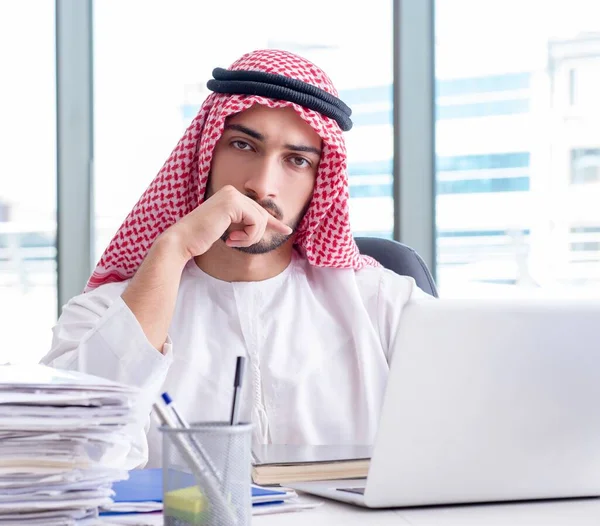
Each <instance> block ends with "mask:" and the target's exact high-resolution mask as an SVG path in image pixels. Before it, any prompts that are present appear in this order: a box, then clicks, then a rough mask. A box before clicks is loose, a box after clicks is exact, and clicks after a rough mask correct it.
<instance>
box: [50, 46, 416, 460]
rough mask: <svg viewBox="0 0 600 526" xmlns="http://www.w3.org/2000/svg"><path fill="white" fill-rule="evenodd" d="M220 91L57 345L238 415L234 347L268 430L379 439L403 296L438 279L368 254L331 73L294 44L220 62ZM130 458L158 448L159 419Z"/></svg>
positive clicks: (140, 435) (321, 440) (85, 363)
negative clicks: (353, 222)
mask: <svg viewBox="0 0 600 526" xmlns="http://www.w3.org/2000/svg"><path fill="white" fill-rule="evenodd" d="M213 74H214V77H215V78H214V79H213V80H211V81H209V84H208V86H209V88H210V89H212V90H213V91H214V92H215V93H212V94H211V95H210V96H209V97H208V98H207V100H206V101H205V103H204V104H203V106H202V108H201V109H200V112H199V114H198V116H197V117H196V118H195V119H194V121H193V122H192V124H191V125H190V127H189V128H188V130H187V131H186V133H185V135H184V137H183V138H182V139H181V141H180V142H179V144H178V145H177V147H176V148H175V150H174V151H173V153H172V154H171V157H170V158H169V160H168V161H167V162H166V163H165V165H164V166H163V168H162V169H161V171H160V173H159V174H158V176H157V177H156V179H155V180H154V181H153V182H152V183H151V185H150V187H149V188H148V189H147V190H146V192H145V193H144V195H143V196H142V197H141V199H140V201H139V202H138V203H137V204H136V206H135V208H134V209H133V211H132V212H131V213H130V215H129V216H128V217H127V219H126V220H125V222H124V224H123V225H122V226H121V228H120V229H119V231H118V232H117V234H116V236H115V238H114V239H113V240H112V242H111V243H110V245H109V246H108V248H107V250H106V252H105V253H104V255H103V256H102V259H101V260H100V263H99V265H98V267H97V268H96V271H95V272H94V274H93V276H92V277H91V278H90V281H89V283H88V287H87V291H86V293H85V294H82V295H80V296H77V297H75V298H73V299H72V300H71V301H70V302H69V303H68V304H67V305H66V306H65V308H64V310H63V313H62V315H61V317H60V319H59V321H58V324H57V326H56V327H55V329H54V340H53V345H52V350H51V351H50V353H49V354H48V355H47V356H46V357H45V358H44V362H45V363H47V364H50V365H53V366H55V367H61V368H72V369H78V370H81V371H85V372H89V373H93V374H97V375H100V376H104V377H107V378H111V379H114V380H118V381H121V382H125V383H128V384H133V385H136V386H139V387H141V389H142V391H143V393H144V397H143V400H142V401H141V407H142V410H143V411H144V413H145V416H148V415H149V412H150V406H151V404H152V402H153V401H155V400H156V399H157V397H158V396H159V394H160V393H161V392H162V391H165V390H166V391H168V392H169V393H170V395H171V396H172V398H173V399H174V400H176V401H177V404H178V406H179V409H180V411H181V412H182V413H183V414H184V416H185V417H186V418H187V419H188V420H189V421H206V420H212V421H215V420H220V421H223V420H225V419H227V417H228V415H229V410H230V404H231V397H232V389H233V387H232V384H233V381H232V379H233V373H234V364H235V357H236V356H238V355H245V356H247V358H248V367H247V371H246V377H245V382H244V390H243V398H242V400H243V404H242V416H243V420H245V421H252V422H253V423H254V436H253V440H254V441H255V442H256V443H300V444H301V443H306V444H342V443H354V444H370V443H372V442H373V439H374V434H375V431H376V428H377V422H378V417H379V410H380V405H381V403H382V397H383V393H384V390H385V385H386V378H387V373H388V364H389V361H390V358H391V355H392V353H393V352H395V351H396V350H397V349H396V348H395V347H396V346H395V335H396V333H397V329H398V324H399V322H400V316H401V313H402V308H403V305H404V304H405V303H406V302H407V301H409V300H410V299H411V298H413V297H415V296H424V297H426V295H425V294H424V293H423V292H422V291H420V290H419V289H418V288H417V287H416V285H415V283H414V281H413V280H412V279H410V278H405V277H401V276H397V275H395V274H394V273H392V272H390V271H387V270H385V269H383V268H382V267H380V266H379V265H378V264H377V263H376V262H375V261H374V260H372V259H371V258H368V257H365V256H362V255H360V254H359V252H358V249H357V247H356V245H355V243H354V241H353V238H352V235H351V230H350V224H349V214H348V178H347V174H346V151H345V146H344V139H343V136H342V131H343V130H348V129H350V127H351V121H350V109H349V108H348V107H347V106H346V105H345V104H344V103H343V102H341V101H340V100H339V99H338V98H337V92H336V91H335V88H334V87H333V85H332V84H331V81H330V80H329V79H328V77H327V76H326V75H325V74H324V73H323V72H322V71H320V70H319V69H318V68H317V67H316V66H314V65H313V64H311V63H310V62H308V61H306V60H304V59H302V58H300V57H297V56H295V55H293V54H291V53H287V52H283V51H273V50H263V51H256V52H253V53H250V54H247V55H245V56H243V57H242V58H241V59H240V60H238V61H237V62H235V63H234V64H233V65H232V66H231V68H230V69H229V70H221V69H217V70H215V71H214V73H213ZM139 427H140V428H138V429H137V430H136V432H135V433H133V432H132V437H131V440H132V447H131V449H130V451H129V452H128V457H127V460H126V463H125V465H126V466H127V467H135V466H139V465H143V464H144V463H145V462H146V461H148V465H149V466H157V465H160V437H159V435H158V432H157V430H156V429H155V427H154V426H153V425H151V422H150V419H149V418H148V419H147V420H146V426H145V429H144V430H142V429H141V426H139Z"/></svg>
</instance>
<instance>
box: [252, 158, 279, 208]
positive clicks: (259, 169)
mask: <svg viewBox="0 0 600 526" xmlns="http://www.w3.org/2000/svg"><path fill="white" fill-rule="evenodd" d="M280 169H281V167H280V166H279V163H278V161H277V160H276V159H270V158H268V157H265V158H264V159H261V160H260V161H259V162H257V163H256V164H255V165H254V166H253V167H252V173H251V174H250V175H249V177H248V179H246V182H245V183H244V190H246V191H247V192H248V193H251V194H254V195H255V196H256V198H257V199H258V200H259V201H262V200H263V199H273V198H275V197H276V196H277V187H278V179H279V171H280Z"/></svg>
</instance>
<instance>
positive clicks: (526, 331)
mask: <svg viewBox="0 0 600 526" xmlns="http://www.w3.org/2000/svg"><path fill="white" fill-rule="evenodd" d="M398 339H399V341H398V345H397V348H398V349H400V350H399V351H396V354H395V355H394V357H393V360H392V365H391V370H390V375H389V379H388V385H387V391H386V394H385V399H384V403H383V407H382V413H381V417H380V423H379V430H378V433H377V437H376V440H375V444H374V448H373V456H372V460H371V464H370V468H369V474H368V477H367V479H366V480H365V479H359V480H343V481H327V482H310V483H294V484H291V486H292V487H293V488H295V489H298V490H301V491H304V492H308V493H312V494H315V495H320V496H323V497H328V498H331V499H335V500H340V501H345V502H350V503H353V504H357V505H360V506H366V507H370V508H381V507H402V506H420V505H435V504H450V503H453V504H456V503H474V502H494V501H513V500H529V499H552V498H564V497H587V496H598V495H600V301H599V302H591V301H585V302H583V301H582V302H573V301H571V302H567V301H560V302H559V301H555V300H552V301H548V300H545V301H543V302H542V301H527V302H524V301H520V302H518V303H515V302H511V301H497V300H494V301H473V300H436V301H434V300H425V301H419V302H415V303H411V304H409V305H407V306H406V308H405V310H404V313H403V315H402V321H401V327H400V332H399V334H398Z"/></svg>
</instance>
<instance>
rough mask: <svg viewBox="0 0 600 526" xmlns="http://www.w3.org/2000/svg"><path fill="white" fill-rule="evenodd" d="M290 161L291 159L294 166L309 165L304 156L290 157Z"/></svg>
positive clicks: (303, 166) (302, 166)
mask: <svg viewBox="0 0 600 526" xmlns="http://www.w3.org/2000/svg"><path fill="white" fill-rule="evenodd" d="M291 161H292V164H293V165H294V166H297V167H298V168H306V167H308V166H310V162H308V160H307V159H305V158H304V157H292V158H291Z"/></svg>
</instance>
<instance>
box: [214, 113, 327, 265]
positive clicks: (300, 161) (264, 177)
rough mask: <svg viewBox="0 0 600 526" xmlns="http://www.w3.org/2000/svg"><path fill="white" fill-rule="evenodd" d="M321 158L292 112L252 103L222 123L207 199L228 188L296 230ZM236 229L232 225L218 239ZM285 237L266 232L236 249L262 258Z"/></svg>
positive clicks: (313, 137) (313, 136)
mask: <svg viewBox="0 0 600 526" xmlns="http://www.w3.org/2000/svg"><path fill="white" fill-rule="evenodd" d="M320 158H321V138H320V137H319V135H318V134H317V133H316V132H315V131H314V130H313V129H312V128H311V127H310V126H309V125H308V124H307V123H306V122H305V121H304V120H302V118H301V117H300V116H299V115H298V114H297V113H296V112H295V111H294V110H293V109H292V108H268V107H266V106H261V105H255V106H253V107H252V108H250V109H249V110H246V111H244V112H242V113H238V114H236V115H234V116H232V117H230V118H229V119H227V121H226V123H225V130H224V132H223V135H222V136H221V138H220V139H219V141H218V142H217V145H216V146H215V151H214V153H213V159H212V165H211V175H210V180H209V187H208V188H207V190H206V197H207V198H208V197H210V196H211V195H212V194H214V193H215V192H217V191H218V190H219V189H220V188H222V187H224V186H226V185H231V186H233V187H235V188H236V189H237V190H238V191H239V192H241V193H243V194H244V195H246V196H248V197H250V198H251V199H253V200H254V201H256V202H257V203H258V204H260V205H261V206H262V207H263V208H264V209H265V210H267V211H268V212H270V213H271V214H272V215H273V216H275V217H276V218H277V219H279V220H280V221H282V222H284V223H285V224H287V225H289V226H290V227H291V228H292V230H294V231H295V230H296V228H297V226H298V224H299V223H300V221H301V220H302V218H303V216H304V214H305V212H306V210H307V208H308V205H309V203H310V199H311V197H312V193H313V189H314V186H315V179H316V175H317V168H318V166H319V161H320ZM240 229H242V225H239V224H232V225H231V227H230V228H229V229H228V230H227V232H225V233H224V234H223V237H222V239H223V240H225V239H227V236H228V235H229V233H230V232H231V231H233V230H240ZM291 235H293V234H291ZM289 237H290V236H286V235H284V234H280V233H277V232H272V231H271V230H270V229H269V228H267V230H266V232H265V234H264V236H263V238H262V239H261V240H260V241H259V242H258V243H256V244H254V245H252V246H250V247H247V248H244V247H239V248H238V250H241V251H243V252H248V253H252V254H264V253H266V252H269V251H271V250H275V249H276V248H278V247H280V246H281V245H282V244H283V243H285V242H286V241H287V240H288V239H289Z"/></svg>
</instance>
